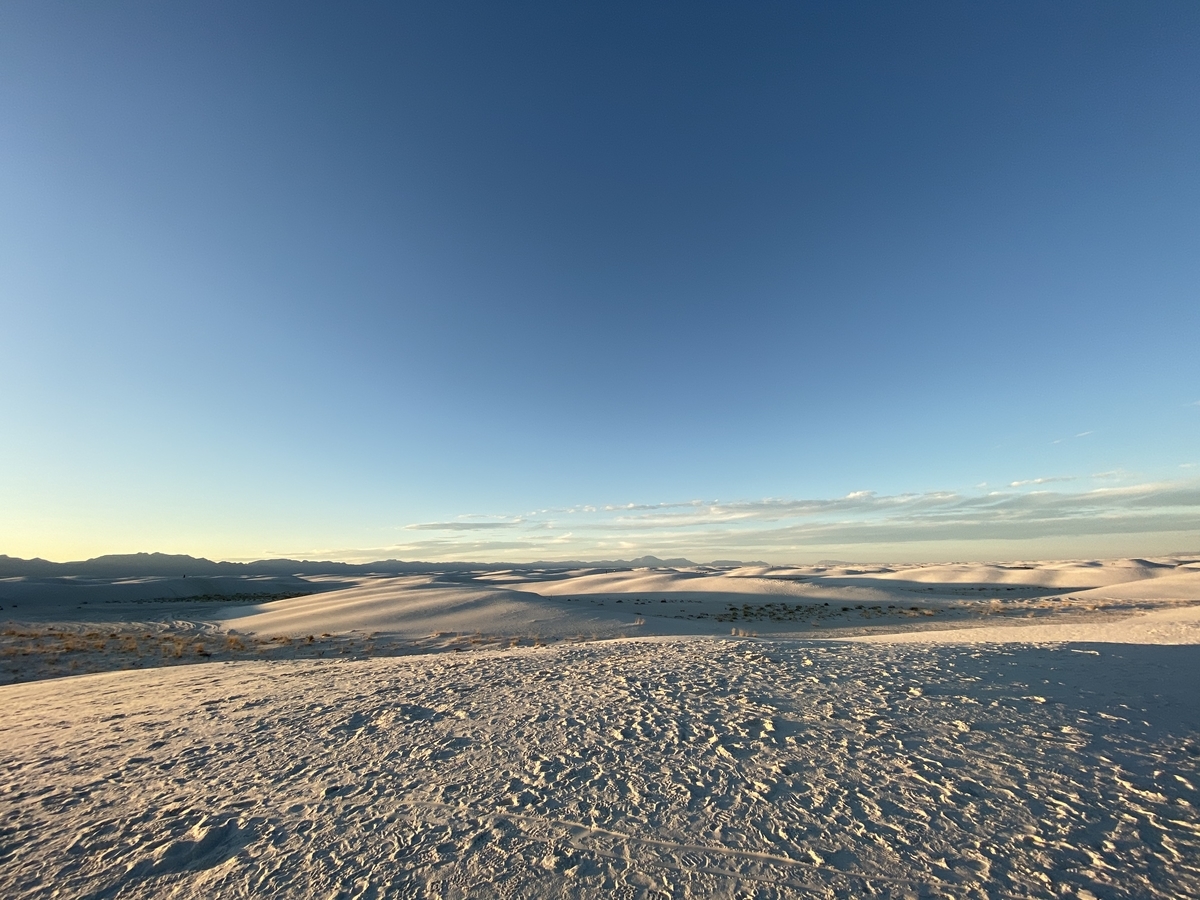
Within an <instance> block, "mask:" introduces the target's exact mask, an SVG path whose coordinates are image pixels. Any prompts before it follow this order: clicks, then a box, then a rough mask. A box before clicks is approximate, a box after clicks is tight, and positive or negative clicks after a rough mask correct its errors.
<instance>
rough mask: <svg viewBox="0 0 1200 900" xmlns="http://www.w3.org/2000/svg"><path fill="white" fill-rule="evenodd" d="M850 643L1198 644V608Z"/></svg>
mask: <svg viewBox="0 0 1200 900" xmlns="http://www.w3.org/2000/svg"><path fill="white" fill-rule="evenodd" d="M846 640H850V641H868V642H875V643H908V644H913V643H917V644H921V643H924V644H929V643H946V644H979V643H995V644H1008V643H1033V644H1047V643H1104V644H1200V606H1186V607H1179V608H1173V609H1156V610H1152V611H1150V612H1144V613H1135V614H1134V615H1130V616H1120V617H1115V618H1110V619H1106V620H1104V621H1098V622H1097V621H1092V622H1069V623H1068V622H1052V623H1048V624H1041V623H1039V624H1021V625H984V626H979V627H971V628H951V629H946V630H931V631H908V632H894V633H891V634H873V635H864V636H860V637H848V638H846Z"/></svg>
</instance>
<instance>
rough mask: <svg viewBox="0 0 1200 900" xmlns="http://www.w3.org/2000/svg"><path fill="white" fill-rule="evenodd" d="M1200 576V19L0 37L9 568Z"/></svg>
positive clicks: (634, 7) (843, 10)
mask: <svg viewBox="0 0 1200 900" xmlns="http://www.w3.org/2000/svg"><path fill="white" fill-rule="evenodd" d="M137 550H160V551H164V552H187V553H193V554H196V555H206V556H209V557H212V558H226V559H244V558H256V557H261V556H273V555H289V556H307V557H310V558H313V557H320V558H345V559H366V558H381V557H399V558H406V559H452V558H458V559H485V560H498V559H504V560H514V561H526V560H533V559H553V558H557V559H565V558H581V557H582V558H612V557H616V556H622V557H628V556H631V555H640V554H643V553H653V554H657V555H660V556H662V555H669V556H674V555H686V556H689V557H690V558H694V559H698V560H709V559H714V558H729V557H733V558H744V559H760V558H761V559H767V560H769V561H771V562H780V563H782V562H806V561H814V560H817V559H820V558H831V557H832V558H846V559H854V560H896V561H900V560H917V559H1008V558H1016V557H1026V558H1028V557H1056V556H1057V557H1061V556H1104V555H1109V556H1111V555H1125V554H1140V555H1149V554H1154V553H1169V552H1175V551H1185V550H1200V4H1197V3H1195V2H1191V0H1187V2H1159V3H1134V2H1125V3H1103V2H1082V3H1072V2H1062V3H1043V2H1029V3H987V4H981V3H969V4H968V3H960V2H948V3H935V2H922V3H915V4H910V3H903V4H901V3H851V2H847V3H811V4H809V3H792V2H788V3H723V4H708V3H696V2H687V3H666V2H664V3H629V4H621V3H615V2H604V3H580V4H576V3H545V4H527V5H522V4H498V3H477V4H461V3H453V2H437V3H421V4H400V3H337V4H334V3H324V4H304V3H296V2H287V3H245V2H230V3H219V2H211V0H206V2H202V3H186V2H172V3H152V2H140V3H127V2H105V3H58V2H46V0H33V2H14V0H9V2H5V3H3V4H2V5H0V553H7V554H10V555H16V556H34V555H40V556H43V557H47V558H51V559H73V558H82V557H86V556H91V555H96V554H99V553H107V552H132V551H137Z"/></svg>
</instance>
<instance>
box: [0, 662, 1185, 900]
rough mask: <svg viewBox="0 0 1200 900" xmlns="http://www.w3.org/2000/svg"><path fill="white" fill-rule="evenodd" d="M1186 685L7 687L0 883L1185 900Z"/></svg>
mask: <svg viewBox="0 0 1200 900" xmlns="http://www.w3.org/2000/svg"><path fill="white" fill-rule="evenodd" d="M1197 683H1200V647H1194V646H1185V647H1136V646H1122V645H1111V644H1095V645H1086V644H1084V645H1071V646H1068V647H1062V648H1057V649H1056V648H1037V647H1028V646H1010V647H992V648H981V647H977V646H966V647H962V646H936V645H934V646H922V647H910V646H905V645H890V646H871V645H862V644H845V643H825V644H821V643H815V642H810V643H805V642H795V641H788V642H771V641H732V640H725V641H713V640H697V639H692V640H673V641H671V640H640V641H625V642H609V643H602V644H588V645H581V646H564V645H559V646H557V647H553V648H542V649H540V650H535V649H528V650H518V651H504V652H497V651H492V652H486V651H485V652H479V653H474V654H462V655H455V654H438V655H434V656H419V657H405V658H394V659H383V660H366V661H357V662H332V661H326V662H317V661H307V662H293V663H287V662H279V663H241V664H207V665H197V666H189V667H183V668H175V669H158V670H152V671H143V672H120V673H108V674H102V675H92V676H83V677H77V678H70V679H63V680H58V681H47V682H41V683H36V684H28V685H17V686H9V687H5V688H0V704H2V705H0V709H2V710H3V712H2V713H0V715H2V717H3V718H2V719H0V725H2V729H0V734H2V736H3V737H2V740H3V751H4V752H3V754H2V755H0V772H2V776H3V784H4V786H5V790H4V792H3V793H2V794H0V816H2V817H3V822H4V832H3V842H2V844H0V894H2V895H3V896H8V897H51V896H70V897H81V898H100V897H106V898H159V897H178V898H193V897H194V898H211V897H250V896H283V897H304V898H308V897H356V898H374V897H384V896H387V897H425V896H428V897H447V898H449V897H502V898H518V897H519V898H538V897H561V896H565V895H569V896H577V897H583V898H589V897H597V898H600V897H604V898H608V897H621V898H634V897H639V898H649V897H667V896H670V897H681V898H686V897H733V896H739V897H742V896H746V897H749V896H757V897H773V898H790V897H812V896H818V897H844V898H849V897H863V896H875V897H895V898H908V897H964V898H966V897H979V898H983V897H997V896H1002V897H1015V898H1024V897H1047V896H1055V897H1060V896H1061V897H1079V898H1092V897H1105V898H1126V897H1147V898H1160V897H1161V898H1178V897H1185V896H1197V895H1200V869H1198V868H1197V865H1196V860H1197V859H1200V792H1198V791H1197V786H1200V738H1198V735H1200V704H1198V701H1197V694H1196V692H1195V690H1194V686H1195V685H1196V684H1197Z"/></svg>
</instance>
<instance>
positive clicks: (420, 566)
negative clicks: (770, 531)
mask: <svg viewBox="0 0 1200 900" xmlns="http://www.w3.org/2000/svg"><path fill="white" fill-rule="evenodd" d="M695 565H696V563H694V562H692V561H691V560H687V559H682V558H677V559H659V558H658V557H657V556H640V557H638V558H637V559H606V560H591V561H587V560H565V561H564V560H557V561H539V562H532V563H477V562H449V563H431V562H406V561H404V560H400V559H385V560H380V561H378V562H369V563H344V562H321V561H313V560H307V559H260V560H257V561H255V562H248V563H238V562H213V561H212V560H211V559H203V558H197V557H195V556H187V555H184V554H171V553H122V554H114V555H110V556H97V557H96V558H94V559H88V560H83V561H80V562H64V563H58V562H50V561H49V560H45V559H18V558H16V557H12V556H5V555H4V554H0V578H12V577H16V576H42V577H56V576H65V575H80V576H84V577H90V578H122V577H125V578H136V577H144V576H173V577H180V576H185V575H191V576H204V575H208V576H212V575H372V574H376V575H410V574H417V575H423V574H436V573H438V572H471V571H479V570H481V569H489V570H494V569H642V568H663V567H666V568H684V567H690V566H695ZM712 565H714V566H721V567H726V566H739V565H767V564H766V563H740V562H737V561H734V560H716V561H714V562H713V563H712Z"/></svg>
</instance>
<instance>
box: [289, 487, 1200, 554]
mask: <svg viewBox="0 0 1200 900" xmlns="http://www.w3.org/2000/svg"><path fill="white" fill-rule="evenodd" d="M401 531H402V533H404V534H406V535H411V536H412V538H413V539H412V540H400V541H398V542H397V543H396V544H395V545H393V546H390V547H378V548H371V549H366V550H325V551H309V553H310V555H311V554H313V553H316V554H318V555H319V554H320V553H324V554H326V555H328V556H330V557H333V558H338V559H346V560H366V559H379V558H381V557H383V556H388V557H398V558H403V559H421V560H431V561H448V560H479V561H491V560H505V561H512V562H530V561H534V560H564V559H595V558H614V557H618V556H630V555H633V556H641V555H644V554H653V555H656V556H661V557H678V556H686V557H688V558H690V559H694V560H696V561H707V560H710V559H714V558H722V559H729V558H739V559H755V560H758V559H762V560H766V561H769V562H772V563H803V562H812V561H815V560H816V559H818V558H822V557H828V556H830V555H839V556H850V557H853V558H854V559H856V560H860V561H861V560H867V559H870V560H875V561H900V560H908V561H922V560H936V559H950V558H956V559H966V558H972V559H999V558H1005V557H1012V556H1014V555H1015V556H1023V557H1026V558H1029V557H1030V556H1031V552H1032V555H1037V556H1039V557H1043V558H1045V557H1047V556H1072V555H1084V556H1103V555H1114V554H1126V553H1133V554H1140V555H1163V554H1170V553H1179V552H1187V551H1188V550H1200V481H1188V482H1166V483H1152V484H1141V485H1133V486H1125V487H1114V488H1098V489H1095V490H1088V491H1081V492H1075V493H1067V492H1061V491H1049V490H1033V491H1018V490H1012V489H1010V490H1003V491H992V492H989V493H985V494H978V495H966V494H961V493H957V492H953V491H932V492H925V493H907V494H892V495H880V494H877V493H875V492H873V491H856V492H853V493H851V494H848V495H846V496H844V497H838V498H832V499H798V500H797V499H792V500H787V499H769V498H768V499H762V500H741V501H733V502H721V501H718V500H693V501H688V502H680V503H658V504H632V503H631V504H627V505H623V506H580V507H571V508H560V509H543V510H534V511H529V512H525V513H523V514H521V515H508V516H503V515H495V516H484V515H464V516H461V517H458V518H456V519H453V520H448V521H441V522H420V523H413V524H409V525H407V526H404V527H403V529H401Z"/></svg>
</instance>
